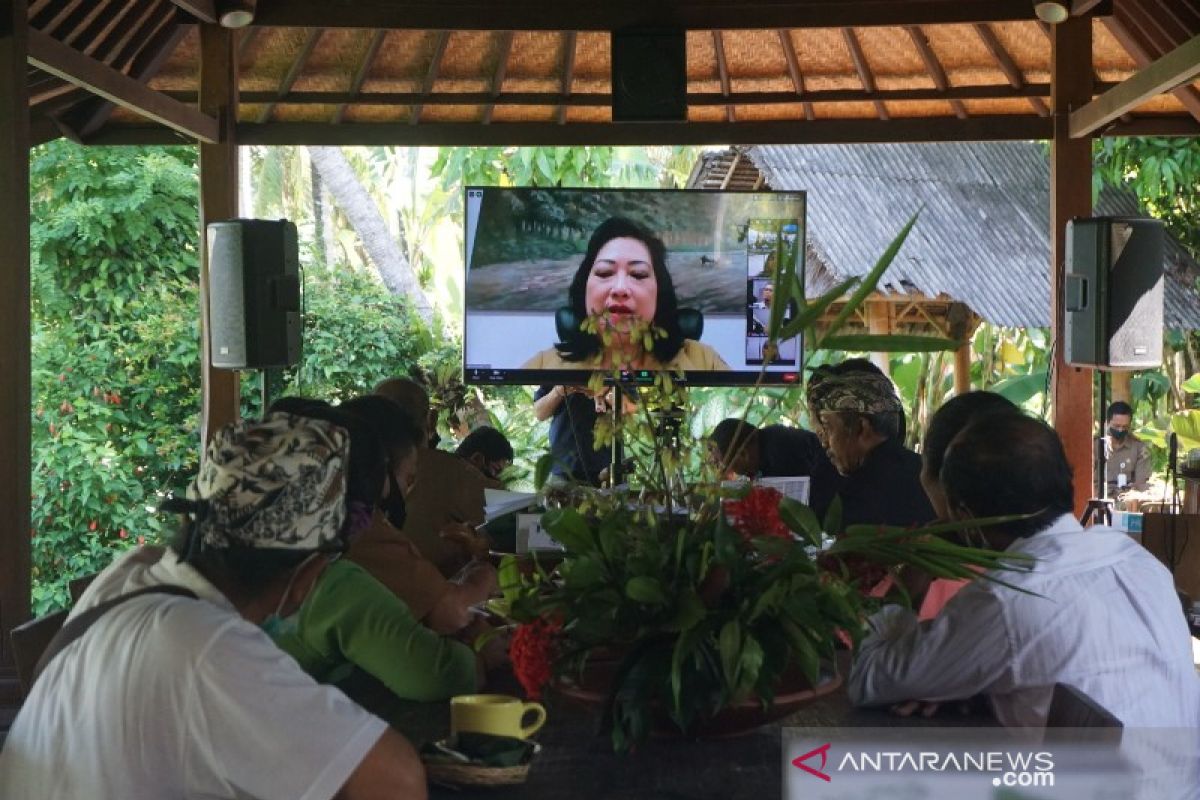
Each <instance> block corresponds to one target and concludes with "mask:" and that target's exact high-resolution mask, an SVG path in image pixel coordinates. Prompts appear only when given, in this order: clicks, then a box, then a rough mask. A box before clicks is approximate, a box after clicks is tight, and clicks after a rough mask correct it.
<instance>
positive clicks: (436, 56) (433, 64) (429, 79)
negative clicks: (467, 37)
mask: <svg viewBox="0 0 1200 800" xmlns="http://www.w3.org/2000/svg"><path fill="white" fill-rule="evenodd" d="M449 42H450V31H444V30H443V31H438V34H437V42H436V43H435V44H434V45H433V56H432V57H431V58H430V59H429V70H428V71H427V72H426V73H425V83H424V84H422V86H421V94H422V95H428V94H432V93H433V87H434V84H435V83H437V76H438V71H439V70H440V69H441V67H442V56H444V55H446V45H447V44H449ZM423 107H424V105H423V104H422V103H420V102H416V103H413V106H412V110H411V111H410V112H409V114H408V124H409V125H416V124H417V123H418V122H419V121H420V120H421V109H422V108H423Z"/></svg>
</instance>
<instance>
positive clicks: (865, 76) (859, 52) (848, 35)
mask: <svg viewBox="0 0 1200 800" xmlns="http://www.w3.org/2000/svg"><path fill="white" fill-rule="evenodd" d="M842 38H843V39H845V40H846V47H847V48H848V49H849V50H850V58H851V59H853V61H854V69H855V70H857V71H858V79H859V80H860V81H862V85H863V89H864V90H865V91H867V92H874V91H875V77H874V76H873V75H872V74H871V67H870V66H869V65H868V64H867V56H866V54H865V53H863V49H862V45H861V44H859V43H858V36H856V35H855V33H854V29H853V28H842ZM873 102H874V103H875V114H876V115H877V116H878V117H879V118H880V119H881V120H888V119H891V115H890V114H888V110H887V106H886V105H884V103H883V101H882V100H874V101H873Z"/></svg>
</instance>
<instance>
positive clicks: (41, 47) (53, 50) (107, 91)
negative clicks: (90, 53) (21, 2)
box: [29, 30, 217, 142]
mask: <svg viewBox="0 0 1200 800" xmlns="http://www.w3.org/2000/svg"><path fill="white" fill-rule="evenodd" d="M29 63H31V64H33V65H34V66H36V67H38V68H39V69H41V70H44V71H45V72H48V73H50V74H51V75H56V76H58V77H60V78H62V79H63V80H65V81H69V82H71V83H73V84H75V85H76V86H79V87H81V88H83V89H87V90H88V91H89V92H91V93H92V94H96V95H99V96H100V97H103V98H105V99H107V100H110V101H112V102H114V103H116V104H117V105H119V106H121V107H122V108H128V109H129V110H130V111H133V112H134V113H135V114H139V115H141V116H143V117H146V118H148V119H151V120H153V121H154V122H158V123H160V124H163V125H166V126H168V127H170V128H173V129H174V130H177V131H179V132H181V133H184V134H187V135H188V136H190V137H192V138H195V139H200V140H201V141H207V142H213V141H216V137H217V121H216V120H215V119H214V118H212V117H209V116H206V115H204V114H201V113H200V112H199V111H197V110H196V109H195V108H192V107H190V106H187V105H184V104H183V103H180V102H179V101H177V100H172V99H171V98H169V97H167V96H166V95H164V94H162V93H161V92H156V91H154V90H152V89H149V88H147V87H146V86H143V85H142V84H141V83H139V82H138V81H136V80H134V79H133V78H130V77H129V76H127V75H123V74H122V73H120V72H118V71H117V70H115V69H113V68H112V67H109V66H106V65H104V64H101V63H100V62H98V61H96V60H95V59H93V58H88V57H87V56H85V55H84V54H83V53H80V52H79V51H78V50H75V49H73V48H71V47H68V46H67V45H65V44H63V43H62V42H60V41H58V40H57V39H54V38H53V37H50V36H47V35H46V34H44V33H42V32H41V31H36V30H30V31H29Z"/></svg>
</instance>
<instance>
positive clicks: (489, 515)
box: [483, 489, 538, 522]
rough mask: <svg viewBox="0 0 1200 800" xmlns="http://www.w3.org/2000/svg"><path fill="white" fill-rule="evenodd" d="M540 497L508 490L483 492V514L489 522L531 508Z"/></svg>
mask: <svg viewBox="0 0 1200 800" xmlns="http://www.w3.org/2000/svg"><path fill="white" fill-rule="evenodd" d="M537 499H538V496H537V495H536V494H535V493H533V492H510V491H507V490H506V489H484V490H483V514H484V519H485V520H486V521H488V522H491V521H492V520H494V519H496V518H497V517H503V516H504V515H505V514H511V513H512V512H514V511H521V510H524V509H526V508H529V507H530V506H531V505H533V504H534V503H535V502H537Z"/></svg>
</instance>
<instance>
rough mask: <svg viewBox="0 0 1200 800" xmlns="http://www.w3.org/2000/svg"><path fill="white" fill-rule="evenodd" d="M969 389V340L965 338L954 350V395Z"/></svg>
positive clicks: (964, 392)
mask: <svg viewBox="0 0 1200 800" xmlns="http://www.w3.org/2000/svg"><path fill="white" fill-rule="evenodd" d="M969 391H971V340H970V339H966V340H964V341H963V343H962V344H960V345H959V346H958V349H957V350H955V351H954V395H955V396H956V397H957V396H958V395H960V394H966V393H967V392H969Z"/></svg>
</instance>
